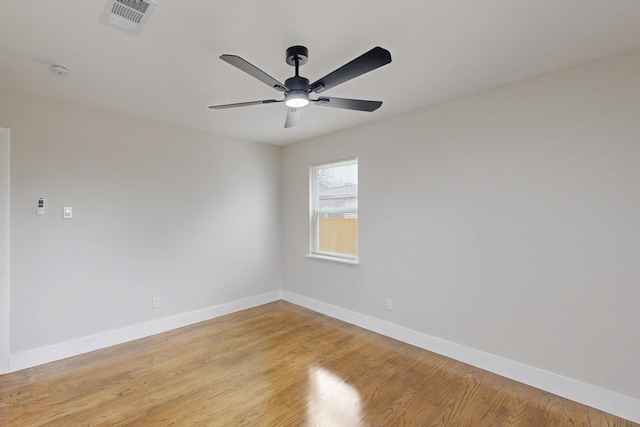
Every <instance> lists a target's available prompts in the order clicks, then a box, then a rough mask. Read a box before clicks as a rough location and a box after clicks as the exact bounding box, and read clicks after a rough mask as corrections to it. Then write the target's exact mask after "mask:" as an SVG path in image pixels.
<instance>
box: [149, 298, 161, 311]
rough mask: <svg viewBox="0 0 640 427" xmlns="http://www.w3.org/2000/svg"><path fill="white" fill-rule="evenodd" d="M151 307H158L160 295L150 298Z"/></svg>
mask: <svg viewBox="0 0 640 427" xmlns="http://www.w3.org/2000/svg"><path fill="white" fill-rule="evenodd" d="M151 308H160V297H153V298H151Z"/></svg>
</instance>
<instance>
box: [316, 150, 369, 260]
mask: <svg viewBox="0 0 640 427" xmlns="http://www.w3.org/2000/svg"><path fill="white" fill-rule="evenodd" d="M311 178H312V195H311V197H312V201H311V209H312V212H311V252H312V253H320V254H322V255H330V256H336V257H343V258H344V257H346V258H351V259H355V258H356V257H357V254H358V163H357V160H355V159H354V160H348V161H342V162H336V163H330V164H325V165H320V166H315V167H312V168H311Z"/></svg>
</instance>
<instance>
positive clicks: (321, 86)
mask: <svg viewBox="0 0 640 427" xmlns="http://www.w3.org/2000/svg"><path fill="white" fill-rule="evenodd" d="M390 62H391V53H389V51H388V50H386V49H383V48H381V47H380V46H377V47H374V48H373V49H371V50H370V51H368V52H366V53H364V54H362V55H360V56H359V57H357V58H356V59H354V60H353V61H351V62H349V63H347V64H345V65H343V66H342V67H340V68H338V69H337V70H335V71H333V72H331V73H329V74H327V75H326V76H324V77H322V78H321V79H319V80H318V81H316V82H314V83H312V84H311V86H310V89H311V90H312V91H313V92H317V93H319V92H322V91H324V90H327V89H330V88H332V87H334V86H337V85H339V84H340V83H344V82H346V81H347V80H351V79H353V78H355V77H358V76H361V75H362V74H365V73H368V72H369V71H372V70H375V69H376V68H378V67H382V66H383V65H386V64H388V63H390Z"/></svg>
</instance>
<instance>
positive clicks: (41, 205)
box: [36, 197, 44, 215]
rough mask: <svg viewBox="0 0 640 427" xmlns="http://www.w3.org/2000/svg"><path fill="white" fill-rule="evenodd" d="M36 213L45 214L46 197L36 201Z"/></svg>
mask: <svg viewBox="0 0 640 427" xmlns="http://www.w3.org/2000/svg"><path fill="white" fill-rule="evenodd" d="M36 214H37V215H44V199H43V198H42V197H40V198H39V199H38V201H37V202H36Z"/></svg>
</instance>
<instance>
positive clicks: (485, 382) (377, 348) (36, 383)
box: [0, 301, 639, 427]
mask: <svg viewBox="0 0 640 427" xmlns="http://www.w3.org/2000/svg"><path fill="white" fill-rule="evenodd" d="M0 404H1V405H2V406H1V407H0V425H1V426H40V425H48V426H120V425H128V426H169V425H172V426H205V425H206V426H346V427H354V426H465V427H481V426H522V427H536V426H591V427H596V426H598V427H600V426H626V427H631V426H635V427H639V425H638V424H634V423H631V422H629V421H625V420H622V419H619V418H616V417H613V416H611V415H608V414H605V413H603V412H601V411H597V410H595V409H592V408H589V407H586V406H583V405H579V404H577V403H574V402H572V401H569V400H566V399H562V398H560V397H557V396H554V395H552V394H550V393H546V392H543V391H540V390H537V389H534V388H531V387H528V386H525V385H522V384H519V383H516V382H514V381H511V380H507V379H505V378H502V377H499V376H497V375H494V374H490V373H488V372H485V371H482V370H480V369H476V368H473V367H471V366H468V365H465V364H463V363H459V362H455V361H453V360H450V359H447V358H444V357H442V356H438V355H436V354H434V353H430V352H428V351H424V350H421V349H418V348H416V347H412V346H410V345H407V344H403V343H400V342H398V341H395V340H392V339H389V338H386V337H383V336H380V335H377V334H375V333H372V332H368V331H366V330H363V329H360V328H358V327H355V326H352V325H349V324H346V323H343V322H340V321H338V320H335V319H331V318H329V317H326V316H323V315H320V314H317V313H314V312H312V311H308V310H306V309H303V308H300V307H297V306H295V305H292V304H289V303H286V302H282V301H280V302H276V303H271V304H267V305H264V306H261V307H257V308H254V309H250V310H245V311H242V312H239V313H235V314H231V315H228V316H224V317H220V318H217V319H214V320H211V321H208V322H203V323H200V324H197V325H192V326H189V327H186V328H182V329H178V330H175V331H171V332H168V333H164V334H160V335H156V336H153V337H149V338H145V339H142V340H138V341H134V342H131V343H127V344H123V345H119V346H115V347H111V348H108V349H105V350H100V351H96V352H93V353H89V354H86V355H82V356H77V357H73V358H70V359H66V360H63V361H58V362H54V363H50V364H47V365H43V366H39V367H35V368H31V369H27V370H24V371H20V372H16V373H12V374H7V375H3V376H0Z"/></svg>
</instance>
